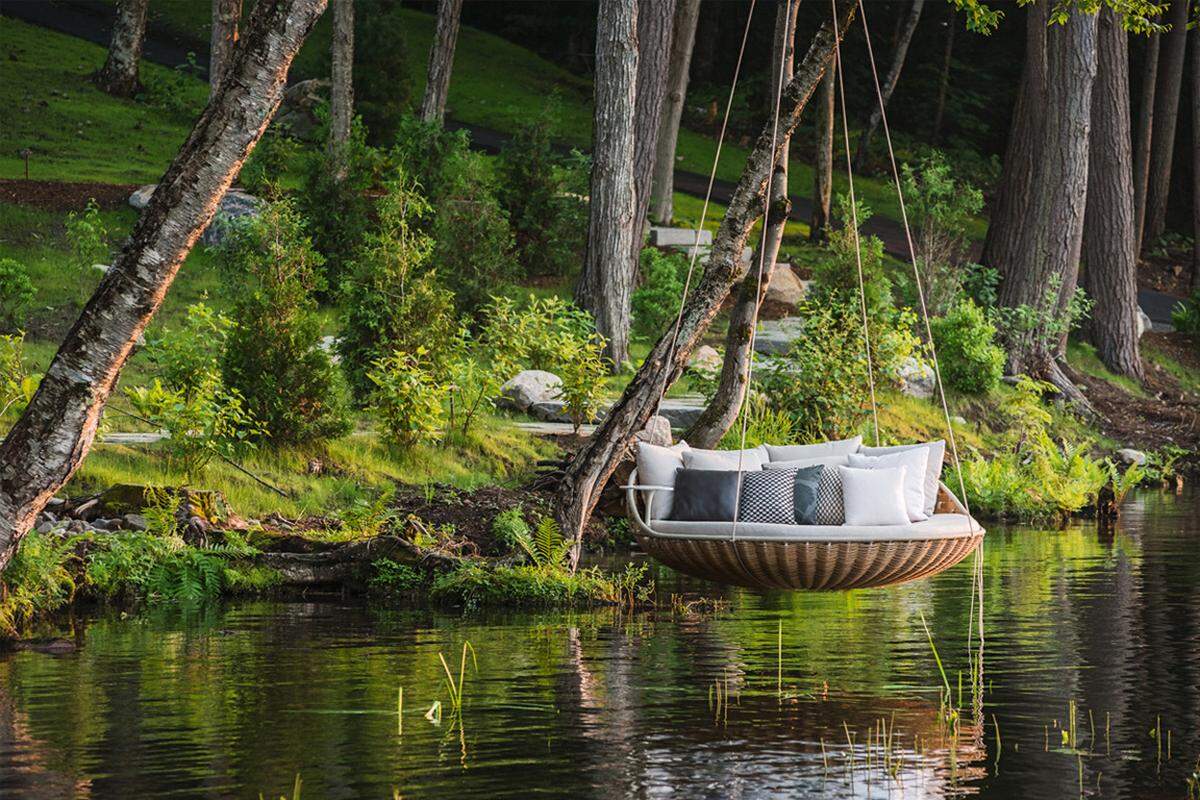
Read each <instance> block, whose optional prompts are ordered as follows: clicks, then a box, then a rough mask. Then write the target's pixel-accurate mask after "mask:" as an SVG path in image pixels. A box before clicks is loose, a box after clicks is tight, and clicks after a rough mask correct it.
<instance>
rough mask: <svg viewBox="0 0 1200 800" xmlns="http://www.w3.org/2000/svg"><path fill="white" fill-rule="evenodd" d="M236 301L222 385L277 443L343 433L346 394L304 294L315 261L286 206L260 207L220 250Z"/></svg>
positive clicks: (313, 282)
mask: <svg viewBox="0 0 1200 800" xmlns="http://www.w3.org/2000/svg"><path fill="white" fill-rule="evenodd" d="M220 260H221V265H222V268H223V271H224V274H225V276H226V278H227V280H228V283H229V284H230V292H231V294H232V295H233V297H234V298H235V300H234V308H233V326H232V328H231V329H230V331H229V334H228V338H227V340H226V343H225V352H224V355H223V358H222V363H221V369H222V374H223V378H224V382H225V385H226V386H227V387H228V388H229V389H230V390H231V391H236V392H238V393H239V394H240V395H241V397H242V398H243V399H244V402H245V408H246V411H247V412H248V413H249V415H250V416H252V417H253V418H254V419H255V420H256V421H257V422H258V423H259V424H261V425H263V426H265V428H266V430H267V431H268V432H269V434H270V436H271V439H272V441H273V442H274V443H276V444H278V445H285V444H297V443H302V442H314V441H321V440H325V439H331V438H336V437H338V436H341V435H343V434H345V433H347V432H348V431H349V430H350V422H349V418H348V416H347V410H346V403H345V392H344V390H343V388H342V385H341V383H340V382H339V380H338V374H337V371H336V370H335V369H334V367H333V365H332V364H331V363H330V360H329V354H328V353H326V352H325V350H324V349H323V348H322V347H321V327H320V320H319V318H318V317H317V314H316V301H315V300H314V299H313V297H312V295H311V294H310V292H311V290H312V289H313V288H314V287H317V286H320V284H321V278H320V273H319V269H320V266H321V257H320V256H319V255H318V254H317V253H316V252H315V251H314V250H313V249H312V242H311V241H310V240H309V238H308V236H307V235H306V233H305V230H304V225H303V223H302V221H301V219H300V216H299V215H298V214H297V213H296V210H295V208H294V207H293V206H292V204H291V203H290V202H288V201H286V200H280V201H276V202H273V203H269V204H267V205H266V206H265V207H264V209H263V211H262V214H261V216H260V217H259V218H258V219H256V220H252V221H251V222H249V223H247V224H244V225H241V226H239V227H238V228H236V229H235V230H234V232H233V235H232V236H230V237H229V238H228V239H227V240H226V243H225V244H224V245H223V246H222V248H221V250H220Z"/></svg>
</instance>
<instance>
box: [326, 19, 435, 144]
mask: <svg viewBox="0 0 1200 800" xmlns="http://www.w3.org/2000/svg"><path fill="white" fill-rule="evenodd" d="M355 14H356V16H357V17H358V19H359V21H360V22H359V24H358V25H357V26H355V27H356V30H355V32H354V108H355V111H356V112H357V113H358V114H361V115H362V119H363V123H364V124H365V126H366V129H367V131H368V132H369V136H370V140H371V141H372V142H374V143H375V144H381V143H384V142H391V141H392V140H393V139H394V138H395V137H396V130H397V126H398V125H399V124H400V120H401V118H402V117H403V116H404V114H405V112H406V110H407V109H408V106H409V101H410V100H411V99H412V80H411V78H410V77H409V75H410V73H409V70H408V62H409V59H410V57H411V53H410V52H409V47H408V29H409V25H408V23H406V21H405V19H404V16H403V14H402V13H401V11H400V0H357V2H356V3H355ZM366 20H370V24H365V21H366ZM320 74H326V75H327V74H329V73H328V71H325V72H323V73H320Z"/></svg>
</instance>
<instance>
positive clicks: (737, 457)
mask: <svg viewBox="0 0 1200 800" xmlns="http://www.w3.org/2000/svg"><path fill="white" fill-rule="evenodd" d="M764 461H766V457H765V455H764V453H763V451H762V449H761V448H758V447H754V448H751V449H747V450H695V449H691V448H689V449H688V450H687V451H686V452H685V453H684V454H683V466H684V469H723V470H736V469H741V470H742V471H743V472H745V471H747V470H756V469H762V465H763V462H764Z"/></svg>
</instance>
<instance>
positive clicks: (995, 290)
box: [962, 264, 1000, 309]
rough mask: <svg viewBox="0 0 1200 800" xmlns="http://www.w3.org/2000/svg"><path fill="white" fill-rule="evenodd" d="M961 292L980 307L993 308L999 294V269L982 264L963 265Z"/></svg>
mask: <svg viewBox="0 0 1200 800" xmlns="http://www.w3.org/2000/svg"><path fill="white" fill-rule="evenodd" d="M962 288H963V294H964V295H966V296H967V297H969V298H970V299H972V300H974V301H975V304H976V305H978V306H979V307H980V308H985V309H986V308H995V307H996V303H997V301H998V300H999V294H1000V271H999V270H997V269H996V268H995V267H985V266H983V265H982V264H964V265H963V281H962Z"/></svg>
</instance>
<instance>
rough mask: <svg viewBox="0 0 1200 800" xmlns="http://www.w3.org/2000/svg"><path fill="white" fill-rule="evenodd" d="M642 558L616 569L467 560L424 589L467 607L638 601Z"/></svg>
mask: <svg viewBox="0 0 1200 800" xmlns="http://www.w3.org/2000/svg"><path fill="white" fill-rule="evenodd" d="M645 573H646V565H645V564H637V565H634V564H629V565H627V566H626V568H625V571H624V572H621V573H605V572H603V571H601V570H600V569H599V568H598V567H591V568H588V569H581V570H579V571H578V572H576V573H575V574H573V575H572V574H571V573H570V572H569V571H567V570H562V569H559V570H547V569H544V568H542V567H538V566H529V565H521V566H514V567H510V566H486V565H484V564H481V563H478V562H469V563H467V564H464V565H463V566H461V567H459V568H457V569H455V570H452V571H450V572H443V573H441V574H439V575H437V576H436V577H435V578H434V580H433V585H432V586H431V590H430V594H431V596H432V597H433V598H434V599H436V600H441V601H447V602H452V603H457V604H459V605H462V606H465V607H466V608H467V609H476V608H482V607H485V606H526V607H547V606H580V605H588V604H605V605H623V606H628V605H632V604H633V603H634V602H638V601H642V602H644V601H645V600H647V599H648V598H649V596H650V592H651V591H652V587H650V586H647V585H645V584H643V582H642V581H643V579H644V577H645Z"/></svg>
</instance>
